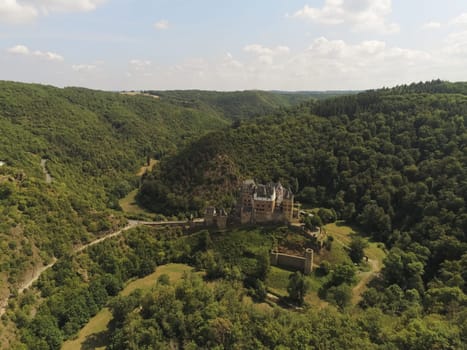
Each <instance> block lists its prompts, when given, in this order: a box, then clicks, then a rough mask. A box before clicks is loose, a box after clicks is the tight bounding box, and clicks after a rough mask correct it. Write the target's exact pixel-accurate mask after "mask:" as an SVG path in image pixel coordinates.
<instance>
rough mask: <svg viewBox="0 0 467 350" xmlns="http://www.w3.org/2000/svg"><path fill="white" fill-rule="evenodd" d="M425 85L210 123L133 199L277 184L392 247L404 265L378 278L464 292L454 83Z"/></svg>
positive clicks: (216, 199)
mask: <svg viewBox="0 0 467 350" xmlns="http://www.w3.org/2000/svg"><path fill="white" fill-rule="evenodd" d="M432 84H438V83H437V82H434V83H427V84H425V85H424V86H423V87H424V88H425V90H426V91H428V92H423V89H422V87H421V86H417V90H416V91H412V90H411V88H410V86H409V87H407V88H404V89H402V90H401V88H400V87H398V88H397V89H398V90H401V91H405V92H398V90H395V91H392V90H389V91H388V90H383V91H372V92H367V93H361V94H358V95H355V96H347V97H341V98H337V99H334V100H326V101H322V102H311V103H308V104H304V105H301V106H300V107H298V108H294V109H291V110H288V111H283V112H280V113H277V114H276V115H275V116H271V117H263V118H257V119H255V120H252V121H250V122H243V123H242V124H241V125H240V126H238V127H235V128H230V129H228V130H223V131H215V132H213V133H211V134H209V135H206V136H205V137H203V138H202V139H201V140H199V141H197V142H195V143H194V144H192V145H190V146H189V147H187V148H186V149H184V150H183V151H181V152H180V153H179V154H178V155H177V156H176V157H173V158H171V159H167V160H166V161H164V162H162V164H161V167H160V169H159V170H158V172H157V174H155V175H154V176H152V177H151V176H149V177H148V179H147V181H146V182H145V183H144V184H143V187H142V190H141V193H140V195H139V198H140V200H141V202H142V203H145V204H146V205H148V206H151V205H153V203H154V201H158V200H161V199H164V200H166V202H167V203H168V204H169V205H168V206H166V207H165V208H160V207H157V206H156V205H153V209H165V210H172V211H177V210H178V211H182V212H190V211H191V212H193V211H196V210H198V211H201V210H202V208H203V205H204V204H205V203H212V204H217V205H222V206H226V205H227V206H228V205H231V204H232V201H233V198H234V195H235V192H236V190H237V188H238V185H239V183H240V181H241V180H243V179H245V178H249V177H252V178H255V179H257V180H259V181H263V182H265V181H271V180H273V181H281V182H282V183H283V184H286V185H288V186H290V187H291V188H292V189H293V190H294V192H295V193H297V198H298V199H299V200H301V201H303V202H305V203H308V204H309V205H310V206H313V207H328V208H333V209H334V210H335V211H336V212H337V214H338V216H339V217H340V218H343V219H346V220H348V221H350V222H354V223H357V224H359V225H361V227H362V228H363V230H364V231H366V232H367V233H368V234H370V235H371V236H372V238H373V239H375V240H376V241H381V242H384V243H386V244H387V245H388V247H394V248H397V249H399V250H395V251H394V255H390V257H389V258H390V259H395V260H394V261H395V262H396V261H399V265H397V266H399V267H398V268H397V269H399V270H398V271H406V272H404V273H405V275H404V273H401V272H397V273H396V272H395V271H392V272H390V271H391V270H390V269H388V270H385V272H384V271H383V274H384V273H386V274H387V275H385V278H386V283H387V286H388V285H391V284H393V283H395V284H397V285H398V286H399V287H401V288H402V289H404V290H406V289H416V290H417V291H418V293H420V294H421V295H424V292H425V290H426V289H427V288H430V287H433V286H434V285H433V283H434V281H439V280H441V281H443V282H442V283H441V285H443V283H446V284H447V285H449V286H450V287H457V288H461V289H463V290H464V292H465V291H466V287H467V284H466V283H465V282H466V279H467V276H466V275H465V274H461V272H460V271H461V269H462V268H461V267H460V266H463V265H462V264H464V263H465V261H467V260H466V259H467V255H465V253H466V252H467V237H466V232H467V209H466V208H467V207H466V201H467V96H465V95H463V94H458V93H457V90H458V89H460V88H462V86H457V89H456V93H445V92H439V93H429V91H431V90H432V89H433V86H432ZM464 85H465V84H464ZM175 176H176V177H175ZM175 178H176V181H175V180H174V179H175ZM404 254H408V255H407V256H406V255H404ZM389 258H388V259H389ZM401 260H402V261H401ZM462 261H463V262H462ZM459 264H460V265H459ZM456 266H457V267H456ZM394 268H395V267H394ZM397 269H396V270H397ZM392 273H394V274H395V275H392ZM401 274H402V276H401ZM449 276H450V277H449ZM387 286H386V287H387Z"/></svg>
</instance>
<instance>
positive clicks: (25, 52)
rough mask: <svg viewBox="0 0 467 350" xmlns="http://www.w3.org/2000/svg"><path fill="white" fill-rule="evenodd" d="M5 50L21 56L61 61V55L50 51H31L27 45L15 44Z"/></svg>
mask: <svg viewBox="0 0 467 350" xmlns="http://www.w3.org/2000/svg"><path fill="white" fill-rule="evenodd" d="M7 52H8V53H10V54H13V55H22V56H33V57H39V58H42V59H45V60H47V61H59V62H60V61H63V60H64V58H63V56H61V55H59V54H57V53H55V52H50V51H45V52H43V51H39V50H35V51H31V50H30V49H29V48H28V47H27V46H24V45H16V46H13V47H10V48H8V49H7Z"/></svg>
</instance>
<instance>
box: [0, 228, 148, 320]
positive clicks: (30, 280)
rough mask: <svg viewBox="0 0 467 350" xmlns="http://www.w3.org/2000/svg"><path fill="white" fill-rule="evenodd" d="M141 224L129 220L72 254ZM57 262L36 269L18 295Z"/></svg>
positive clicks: (2, 307) (0, 309)
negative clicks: (124, 224) (120, 227)
mask: <svg viewBox="0 0 467 350" xmlns="http://www.w3.org/2000/svg"><path fill="white" fill-rule="evenodd" d="M141 224H142V223H140V222H139V221H135V220H129V222H128V225H126V226H125V227H124V228H122V229H120V230H118V231H115V232H112V233H109V234H107V235H105V236H103V237H101V238H98V239H96V240H94V241H92V242H90V243H88V244H85V245H83V246H81V247H79V248H77V249H75V250H74V253H79V252H82V251H83V250H85V249H86V248H89V247H90V246H93V245H95V244H98V243H101V242H102V241H105V240H106V239H109V238H112V237H115V236H118V235H120V234H122V233H123V232H125V231H127V230H129V229H130V228H133V227H136V226H138V225H141ZM57 261H58V260H57V259H56V258H54V260H53V261H52V262H51V263H50V264H48V265H47V266H42V267H40V268H39V269H37V270H36V271H34V272H33V275H32V276H31V277H30V278H28V279H27V280H25V281H23V283H21V285H20V287H19V288H18V289H17V291H18V294H22V293H23V292H24V291H25V290H26V289H28V288H29V287H31V286H32V285H33V283H34V282H36V281H37V280H38V279H39V277H40V276H41V275H42V274H43V273H44V272H45V271H47V270H48V269H50V268H51V267H53V266H54V265H55V264H56V263H57ZM8 299H9V298H6V299H5V300H1V301H0V317H1V316H2V315H3V314H4V313H5V311H6V308H7V306H8Z"/></svg>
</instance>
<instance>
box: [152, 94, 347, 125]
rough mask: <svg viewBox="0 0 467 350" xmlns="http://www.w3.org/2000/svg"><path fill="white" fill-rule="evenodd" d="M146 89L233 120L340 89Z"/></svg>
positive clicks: (288, 105) (326, 95) (172, 101)
mask: <svg viewBox="0 0 467 350" xmlns="http://www.w3.org/2000/svg"><path fill="white" fill-rule="evenodd" d="M145 93H147V94H151V95H155V96H158V97H159V98H161V99H162V100H165V101H169V102H170V103H173V104H175V105H178V106H183V107H191V108H197V109H203V110H206V111H213V112H215V113H217V114H220V115H222V116H224V117H225V118H227V119H229V120H237V119H244V118H248V117H254V116H259V115H264V114H268V113H271V112H273V111H274V110H276V109H278V108H280V107H292V106H295V105H298V104H300V103H302V102H306V101H310V100H311V99H315V98H320V99H322V98H326V97H331V96H334V95H336V94H339V93H340V92H283V91H272V92H268V91H259V90H248V91H232V92H230V91H229V92H220V91H203V90H172V91H145ZM341 93H342V94H343V93H349V92H341Z"/></svg>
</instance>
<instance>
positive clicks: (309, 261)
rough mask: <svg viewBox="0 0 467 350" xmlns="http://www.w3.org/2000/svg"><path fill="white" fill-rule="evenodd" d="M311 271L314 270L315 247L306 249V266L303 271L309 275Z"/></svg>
mask: <svg viewBox="0 0 467 350" xmlns="http://www.w3.org/2000/svg"><path fill="white" fill-rule="evenodd" d="M311 271H313V249H311V248H307V249H306V250H305V268H304V269H303V273H304V274H305V275H309V274H311Z"/></svg>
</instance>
